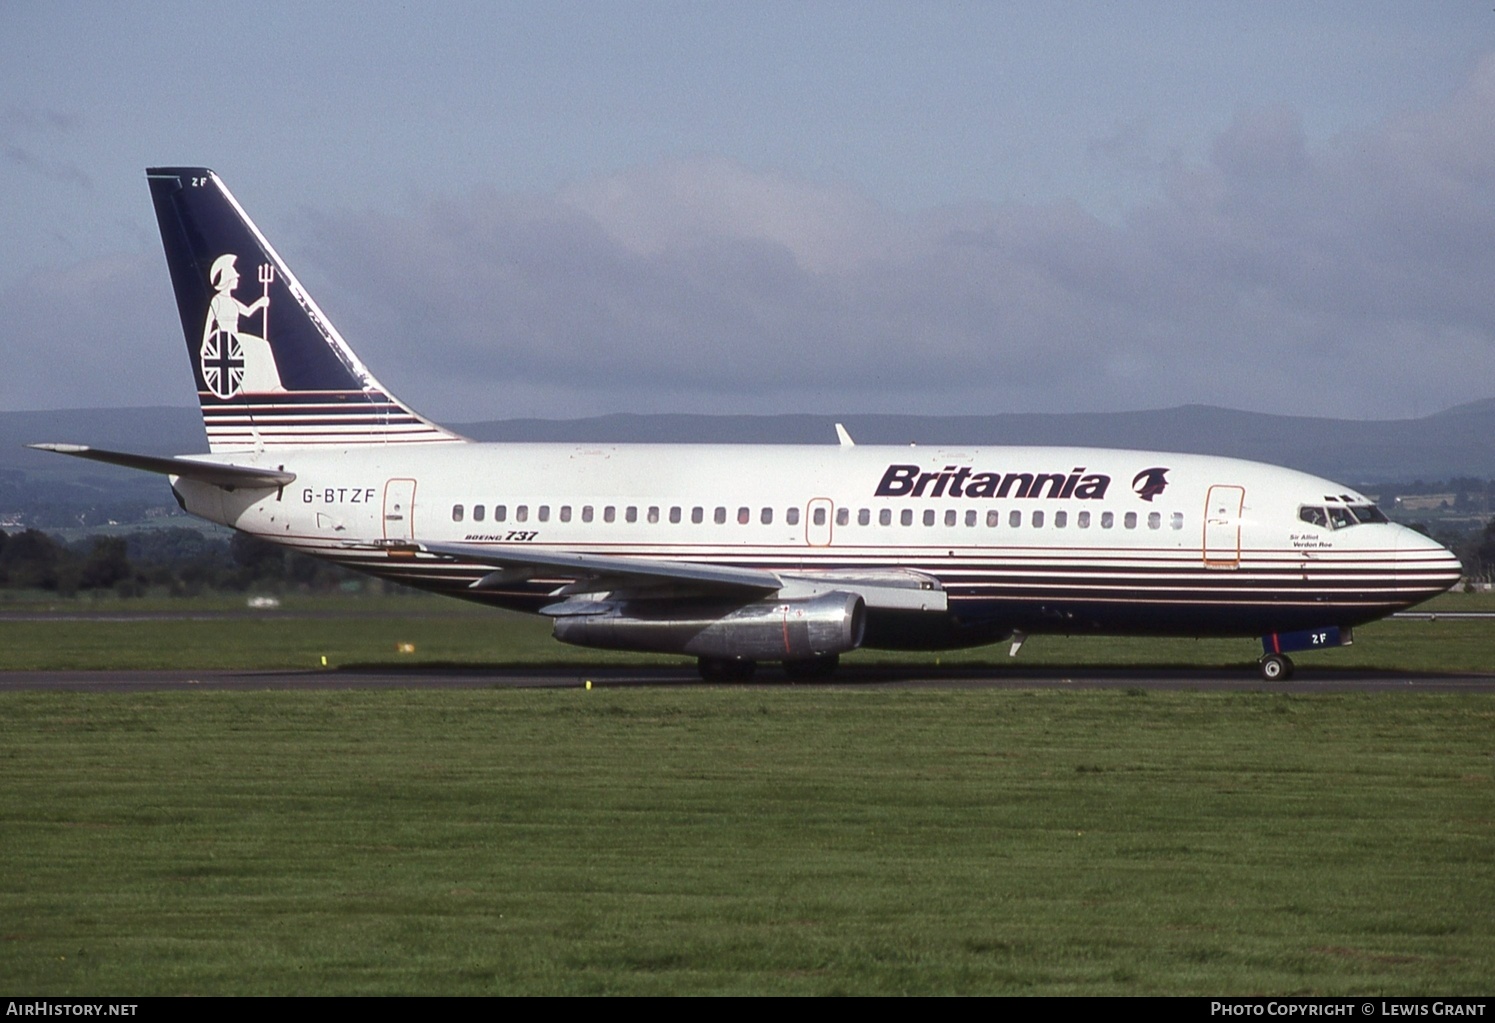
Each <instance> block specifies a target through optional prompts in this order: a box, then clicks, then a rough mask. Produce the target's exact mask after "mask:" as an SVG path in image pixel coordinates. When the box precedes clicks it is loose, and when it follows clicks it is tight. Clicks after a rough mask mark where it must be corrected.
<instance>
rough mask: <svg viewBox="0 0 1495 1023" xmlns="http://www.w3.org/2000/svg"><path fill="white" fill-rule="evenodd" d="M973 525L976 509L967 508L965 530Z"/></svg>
mask: <svg viewBox="0 0 1495 1023" xmlns="http://www.w3.org/2000/svg"><path fill="white" fill-rule="evenodd" d="M975 524H976V509H975V508H967V509H966V526H967V528H969V527H971V526H974V525H975Z"/></svg>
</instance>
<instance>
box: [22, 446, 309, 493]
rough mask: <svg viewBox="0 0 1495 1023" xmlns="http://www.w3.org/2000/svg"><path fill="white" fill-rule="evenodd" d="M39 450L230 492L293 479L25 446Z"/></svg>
mask: <svg viewBox="0 0 1495 1023" xmlns="http://www.w3.org/2000/svg"><path fill="white" fill-rule="evenodd" d="M26 446H27V447H31V448H36V449H37V450H38V451H55V452H57V453H58V454H59V455H73V456H74V457H77V458H91V459H93V460H94V461H95V462H107V463H108V464H110V465H122V466H124V467H125V468H126V469H141V470H143V471H145V472H159V473H161V474H163V475H166V476H181V477H183V478H184V479H189V480H197V481H199V482H201V483H211V484H213V485H214V486H219V487H225V488H227V489H229V490H232V489H234V488H235V487H265V488H267V489H268V488H273V487H283V486H285V485H286V484H287V483H290V482H292V481H293V480H295V478H296V474H295V473H293V472H285V471H284V470H280V469H256V468H250V467H249V466H245V465H220V464H218V463H216V462H199V461H196V460H195V459H191V458H182V457H176V458H162V457H160V456H157V455H132V454H130V453H129V452H127V451H105V450H104V449H103V448H91V447H89V446H88V445H86V444H28V445H26Z"/></svg>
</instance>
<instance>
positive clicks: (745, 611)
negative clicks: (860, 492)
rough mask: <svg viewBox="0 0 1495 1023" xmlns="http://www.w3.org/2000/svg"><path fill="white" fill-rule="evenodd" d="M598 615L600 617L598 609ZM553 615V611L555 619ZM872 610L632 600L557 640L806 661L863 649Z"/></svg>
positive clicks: (840, 603)
mask: <svg viewBox="0 0 1495 1023" xmlns="http://www.w3.org/2000/svg"><path fill="white" fill-rule="evenodd" d="M594 609H595V610H594ZM552 613H553V612H552ZM866 627H867V608H866V604H865V603H864V602H863V600H862V598H861V596H860V595H858V594H855V593H841V592H835V593H826V594H822V595H820V596H818V597H811V598H806V599H801V600H761V601H756V602H754V603H751V604H742V603H738V602H722V603H720V604H710V603H703V602H701V601H699V600H692V601H676V600H632V601H626V602H622V603H618V604H607V605H597V604H592V605H590V606H589V607H588V608H587V611H585V612H583V613H580V614H572V615H562V616H559V617H557V618H556V620H555V638H556V639H558V640H560V641H561V642H562V643H572V644H575V645H576V646H590V647H600V648H603V649H607V650H643V651H649V652H652V653H665V654H691V655H692V656H695V657H726V658H740V659H743V660H752V661H798V660H805V659H808V658H812V657H823V656H826V655H829V654H844V653H846V652H847V651H849V650H855V649H856V648H857V647H859V646H861V645H862V636H863V634H864V633H865V631H866Z"/></svg>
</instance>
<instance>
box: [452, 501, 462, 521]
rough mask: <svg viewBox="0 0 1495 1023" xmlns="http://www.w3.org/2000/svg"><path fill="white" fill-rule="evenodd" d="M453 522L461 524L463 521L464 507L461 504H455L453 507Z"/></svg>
mask: <svg viewBox="0 0 1495 1023" xmlns="http://www.w3.org/2000/svg"><path fill="white" fill-rule="evenodd" d="M452 521H453V522H461V521H462V506H461V505H460V504H454V505H452Z"/></svg>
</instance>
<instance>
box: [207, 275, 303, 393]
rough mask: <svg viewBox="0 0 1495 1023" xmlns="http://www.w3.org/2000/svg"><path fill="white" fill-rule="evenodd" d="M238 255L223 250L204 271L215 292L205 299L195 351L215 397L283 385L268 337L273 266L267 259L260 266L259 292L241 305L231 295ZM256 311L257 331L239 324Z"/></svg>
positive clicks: (275, 388) (263, 390) (237, 284)
mask: <svg viewBox="0 0 1495 1023" xmlns="http://www.w3.org/2000/svg"><path fill="white" fill-rule="evenodd" d="M238 258H239V257H238V256H236V255H234V254H233V253H225V254H224V255H222V256H219V257H218V258H217V259H215V260H213V267H212V269H211V270H210V271H209V272H208V280H209V281H210V282H211V283H212V285H213V289H214V291H215V294H214V295H213V297H212V298H211V299H209V300H208V316H207V320H206V322H204V324H203V328H202V348H201V349H200V351H199V356H200V364H201V366H202V379H203V383H204V384H206V385H207V388H208V390H210V391H212V392H213V393H214V394H216V395H217V396H218V397H220V398H232V397H233V396H234V395H236V394H240V393H250V394H256V393H264V392H267V391H284V390H285V388H284V387H283V386H282V385H281V382H280V371H279V370H278V369H277V368H276V366H275V353H274V352H273V351H271V349H270V343H269V341H268V337H269V334H270V285H271V284H272V283H273V282H274V280H275V267H274V265H273V264H270V263H264V264H262V265H261V266H260V268H259V280H260V283H261V284H262V285H263V286H264V289H265V291H264V294H263V295H261V296H260V297H259V298H257V299H255V300H254V302H252V303H251V304H249V305H245V304H244V303H243V302H240V301H239V300H238V299H237V298H235V297H234V289H235V288H237V287H238V286H239V270H238V267H237V266H236V265H235V264H236V263H237V262H238ZM255 313H259V314H260V333H261V335H262V336H260V337H256V336H255V335H253V334H246V333H245V332H244V331H242V330H240V329H239V321H240V320H241V319H243V318H244V317H248V316H253V315H254V314H255Z"/></svg>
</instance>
